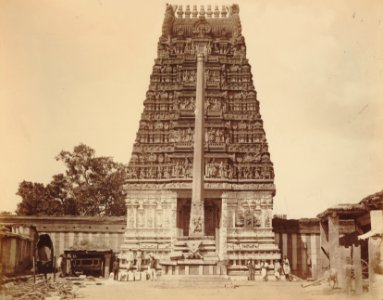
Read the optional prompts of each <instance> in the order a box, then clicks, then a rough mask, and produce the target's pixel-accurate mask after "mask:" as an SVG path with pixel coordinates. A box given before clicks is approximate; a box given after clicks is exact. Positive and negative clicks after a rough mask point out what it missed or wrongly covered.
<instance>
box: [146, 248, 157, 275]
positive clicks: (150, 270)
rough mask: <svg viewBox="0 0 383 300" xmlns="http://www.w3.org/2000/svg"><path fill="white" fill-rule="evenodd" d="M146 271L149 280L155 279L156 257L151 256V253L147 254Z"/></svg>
mask: <svg viewBox="0 0 383 300" xmlns="http://www.w3.org/2000/svg"><path fill="white" fill-rule="evenodd" d="M148 273H149V276H150V280H156V279H157V259H156V258H155V257H154V256H153V254H152V253H150V254H149V264H148Z"/></svg>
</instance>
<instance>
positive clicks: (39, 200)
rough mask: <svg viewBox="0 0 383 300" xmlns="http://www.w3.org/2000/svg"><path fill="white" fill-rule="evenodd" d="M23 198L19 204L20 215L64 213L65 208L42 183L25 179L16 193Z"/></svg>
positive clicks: (17, 211)
mask: <svg viewBox="0 0 383 300" xmlns="http://www.w3.org/2000/svg"><path fill="white" fill-rule="evenodd" d="M16 194H17V195H19V196H20V197H21V198H22V199H23V200H22V201H21V202H20V203H19V204H18V206H17V210H16V213H17V214H18V215H27V216H29V215H62V214H63V210H62V207H61V205H60V203H59V202H58V201H56V200H55V199H52V198H51V197H50V196H49V193H48V190H47V188H46V187H45V186H44V184H42V183H34V182H30V181H25V180H24V181H23V182H21V183H20V185H19V189H18V191H17V193H16Z"/></svg>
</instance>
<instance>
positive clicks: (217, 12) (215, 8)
mask: <svg viewBox="0 0 383 300" xmlns="http://www.w3.org/2000/svg"><path fill="white" fill-rule="evenodd" d="M214 18H219V8H218V5H216V6H215V7H214Z"/></svg>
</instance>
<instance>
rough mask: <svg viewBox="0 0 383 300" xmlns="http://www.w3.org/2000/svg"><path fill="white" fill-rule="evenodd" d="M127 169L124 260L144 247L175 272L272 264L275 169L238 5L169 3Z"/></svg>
mask: <svg viewBox="0 0 383 300" xmlns="http://www.w3.org/2000/svg"><path fill="white" fill-rule="evenodd" d="M128 172H129V175H128V177H129V179H128V180H127V183H126V190H127V193H128V196H127V200H126V204H127V228H126V232H125V237H124V243H123V245H122V247H121V257H122V261H123V262H124V261H126V262H128V261H129V260H131V258H132V257H133V253H135V255H136V256H137V255H139V256H140V257H139V259H141V255H142V254H143V259H144V261H145V253H146V254H149V253H151V254H152V255H154V256H155V257H156V258H158V259H159V264H160V265H161V266H162V268H163V272H165V274H175V275H177V274H179V275H181V274H185V275H192V274H195V275H197V274H198V275H213V274H228V275H240V274H245V272H246V270H247V267H246V264H247V262H248V260H253V264H255V268H256V269H258V270H259V268H260V262H261V261H262V260H266V261H268V265H269V268H270V271H271V270H273V269H274V266H273V263H274V260H276V259H280V253H279V250H278V247H277V246H276V245H275V244H274V234H273V232H272V228H271V220H272V208H273V196H274V195H275V187H274V180H273V179H274V171H273V164H272V162H271V161H270V153H269V150H268V145H267V141H266V136H265V131H264V129H263V122H262V119H261V115H260V113H259V101H258V100H257V94H256V91H255V89H254V85H253V80H252V74H251V67H250V65H249V63H248V60H247V58H246V45H245V40H244V37H243V36H242V34H241V23H240V19H239V7H238V6H237V5H232V6H231V7H222V9H221V10H219V9H218V7H215V8H213V9H212V8H211V7H210V6H208V7H207V8H206V10H205V9H204V7H201V8H200V10H199V11H198V10H197V8H196V6H194V7H193V8H190V7H189V6H186V7H185V9H184V8H183V7H181V6H178V7H175V6H171V5H167V7H166V12H165V18H164V23H163V26H162V36H161V37H160V39H159V42H158V57H157V59H156V60H155V64H154V67H153V72H152V74H151V76H150V85H149V90H148V91H147V93H146V99H145V101H144V111H143V113H142V116H141V121H140V126H139V130H138V133H137V137H136V141H135V143H134V146H133V152H132V156H131V159H130V163H129V167H128ZM129 257H130V259H129ZM136 260H137V259H136Z"/></svg>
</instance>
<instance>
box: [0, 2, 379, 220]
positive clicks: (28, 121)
mask: <svg viewBox="0 0 383 300" xmlns="http://www.w3.org/2000/svg"><path fill="white" fill-rule="evenodd" d="M133 3H134V4H133ZM165 3H166V1H158V0H157V1H154V0H153V1H134V2H133V1H126V0H112V1H105V0H49V1H48V0H45V1H44V0H39V1H24V0H0V141H1V147H0V199H1V200H0V201H1V202H0V211H1V210H9V211H13V210H14V209H15V208H16V204H17V202H19V201H20V198H19V197H18V196H16V195H15V193H16V191H17V188H18V184H19V182H21V181H22V180H24V179H25V180H29V181H35V182H43V183H48V182H49V181H50V180H51V177H52V175H54V174H56V173H58V172H62V171H63V165H62V164H61V163H60V162H57V161H56V160H55V159H54V157H55V156H56V155H57V154H58V153H59V152H60V151H61V150H62V149H65V150H72V149H73V147H74V146H75V145H77V144H79V143H81V142H82V143H85V144H87V145H89V146H90V147H92V148H94V149H95V150H96V154H97V155H105V156H112V157H114V159H115V160H116V161H119V162H123V163H128V161H129V158H130V154H131V150H132V145H133V142H134V139H135V135H136V131H137V129H138V123H139V119H140V115H141V112H142V110H143V100H144V98H145V93H146V91H147V89H148V85H149V77H150V74H151V70H152V66H153V63H154V59H155V58H156V55H157V41H158V38H159V36H160V34H161V26H162V20H163V16H164V10H165ZM237 3H238V4H239V6H240V17H241V21H242V29H243V35H244V37H245V40H246V44H247V57H248V59H249V61H250V64H251V66H252V74H253V80H254V83H255V87H256V90H257V92H258V98H259V100H260V105H261V114H262V118H263V120H264V126H265V130H266V136H267V139H268V142H269V149H270V153H271V159H272V161H273V163H274V167H275V175H276V177H275V184H276V187H277V195H276V197H275V198H274V212H275V213H286V214H287V215H288V217H290V218H297V217H313V216H316V215H317V214H318V213H320V212H321V211H323V210H325V209H326V208H328V207H329V206H332V205H335V204H337V203H353V202H358V201H360V200H361V199H362V198H363V197H365V196H367V195H369V194H372V193H375V192H377V191H379V190H381V189H383V155H382V154H381V153H382V149H383V134H382V129H383V103H382V101H383V99H382V98H383V45H382V44H383V38H382V37H383V30H382V28H383V1H380V0H376V1H374V0H369V1H364V0H358V1H356V0H355V1H352V0H336V1H334V0H317V1H304V0H300V1H298V0H297V1H286V0H274V1H269V0H252V1H237ZM174 4H184V5H185V4H198V5H200V4H213V5H214V4H217V2H204V1H193V2H187V1H177V3H174ZM219 4H220V6H221V5H222V4H225V5H229V4H231V2H220V3H219Z"/></svg>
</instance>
